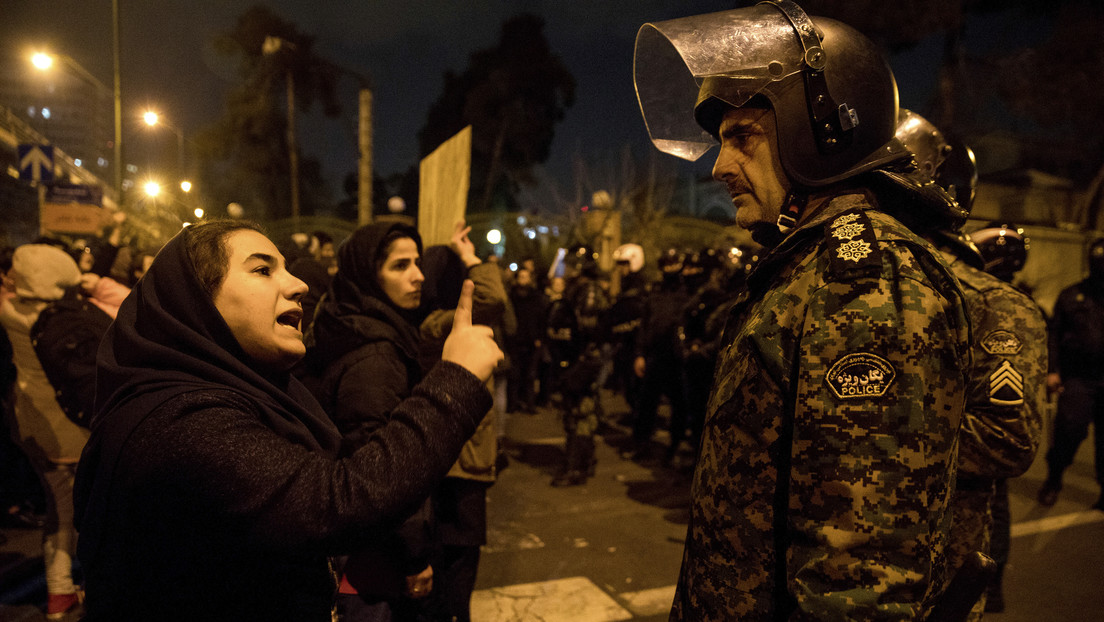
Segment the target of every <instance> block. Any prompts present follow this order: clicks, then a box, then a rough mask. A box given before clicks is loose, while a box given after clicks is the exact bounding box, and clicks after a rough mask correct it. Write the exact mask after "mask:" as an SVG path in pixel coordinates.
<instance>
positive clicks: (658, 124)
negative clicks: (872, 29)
mask: <svg viewBox="0 0 1104 622" xmlns="http://www.w3.org/2000/svg"><path fill="white" fill-rule="evenodd" d="M633 65H634V81H635V86H636V93H637V99H638V101H639V103H640V110H641V113H642V114H643V116H644V121H645V124H646V125H647V127H648V133H649V136H650V137H651V139H652V142H653V144H655V146H656V148H658V149H659V150H660V151H663V152H665V153H669V154H672V155H675V156H678V157H680V158H683V159H686V160H697V159H698V158H700V157H701V156H702V155H703V154H704V153H705V152H706V151H708V150H709V149H710V148H711V147H712V146H713V145H715V144H717V140H718V137H717V133H718V130H719V127H720V123H721V118H722V117H723V116H724V113H725V111H726V110H728V109H729V108H739V107H743V106H745V105H761V102H766V103H768V104H769V106H770V107H771V108H772V109H773V110H774V112H775V116H776V119H777V126H778V145H779V150H780V152H781V153H780V154H779V155H780V159H781V161H782V166H783V168H784V169H785V171H786V173H787V175H788V176H789V178H790V181H791V182H792V183H794V184H795V185H798V186H803V187H808V188H813V187H820V186H826V185H829V184H832V183H836V182H838V181H841V180H843V179H847V178H850V177H853V176H855V175H858V174H860V173H863V172H866V171H870V170H873V169H875V168H878V167H879V166H882V165H885V164H887V163H890V162H895V161H897V160H900V159H902V158H905V157H908V152H907V151H906V150H905V149H904V147H903V146H902V145H901V144H900V143H899V142H898V141H897V140H895V139H894V131H895V129H896V127H897V83H896V80H895V79H894V77H893V73H892V71H891V70H890V68H889V65H888V63H887V62H886V60H885V58H884V57H883V55H882V53H881V51H880V50H879V49H878V47H877V46H876V45H875V44H874V43H873V42H872V41H870V40H869V39H868V38H867V37H865V36H864V35H862V34H861V33H859V32H858V31H857V30H855V29H853V28H851V27H850V26H847V25H846V24H843V23H840V22H837V21H835V20H832V19H828V18H825V17H814V18H810V17H809V16H807V15H806V14H805V12H804V11H803V10H802V9H801V7H800V6H798V5H797V4H796V3H794V2H792V1H790V0H769V1H765V2H761V3H759V4H757V5H755V6H752V7H747V8H742V9H735V10H730V11H721V12H717V13H709V14H705V15H695V16H692V17H684V18H680V19H673V20H669V21H664V22H655V23H648V24H644V25H643V26H641V28H640V31H639V32H638V33H637V37H636V50H635V55H634V60H633ZM752 98H756V101H754V102H753V101H751V100H752ZM749 102H750V104H749Z"/></svg>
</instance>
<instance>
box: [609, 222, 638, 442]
mask: <svg viewBox="0 0 1104 622" xmlns="http://www.w3.org/2000/svg"><path fill="white" fill-rule="evenodd" d="M613 260H614V264H615V265H616V266H617V271H618V274H619V276H620V277H621V283H620V290H619V291H618V293H617V298H616V299H615V300H614V302H613V305H612V306H611V307H610V310H609V314H608V316H607V322H608V324H609V338H610V346H611V352H610V358H611V359H612V363H613V372H612V374H611V375H610V384H611V385H612V386H611V387H610V388H612V389H613V390H614V391H615V392H618V393H620V394H621V395H622V396H624V398H625V401H626V402H627V403H628V404H629V408H630V409H631V412H630V417H631V418H632V419H633V420H635V417H636V413H635V408H636V404H637V400H638V395H639V390H640V379H639V378H637V376H636V374H634V373H633V359H635V358H636V337H637V334H639V333H640V323H641V321H643V316H644V302H645V300H646V297H647V294H648V283H647V281H646V280H645V279H644V249H643V248H641V246H640V245H639V244H632V243H629V244H622V245H621V246H619V247H617V250H615V251H614V252H613Z"/></svg>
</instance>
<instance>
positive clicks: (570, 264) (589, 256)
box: [564, 244, 598, 279]
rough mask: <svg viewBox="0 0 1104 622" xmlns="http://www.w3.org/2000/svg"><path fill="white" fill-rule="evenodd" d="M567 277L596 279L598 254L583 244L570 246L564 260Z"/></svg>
mask: <svg viewBox="0 0 1104 622" xmlns="http://www.w3.org/2000/svg"><path fill="white" fill-rule="evenodd" d="M564 264H565V265H566V266H567V268H568V270H567V276H569V277H574V276H585V277H587V278H592V279H594V278H598V252H597V251H595V250H594V249H593V248H591V247H589V246H587V245H585V244H576V245H575V246H572V247H571V249H570V250H569V251H568V252H567V256H566V257H565V258H564Z"/></svg>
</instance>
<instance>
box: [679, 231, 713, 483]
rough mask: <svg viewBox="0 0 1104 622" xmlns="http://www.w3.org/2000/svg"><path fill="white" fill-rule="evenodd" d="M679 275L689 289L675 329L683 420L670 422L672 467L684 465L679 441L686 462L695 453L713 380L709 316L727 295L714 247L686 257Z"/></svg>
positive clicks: (691, 458)
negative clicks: (684, 449) (685, 448)
mask: <svg viewBox="0 0 1104 622" xmlns="http://www.w3.org/2000/svg"><path fill="white" fill-rule="evenodd" d="M682 278H683V281H684V282H685V284H686V288H687V290H689V292H690V300H689V301H688V302H687V303H686V306H685V307H683V310H682V317H681V318H680V319H679V324H678V328H677V332H676V336H677V337H678V340H677V341H676V345H677V352H678V357H679V363H680V377H681V378H682V389H683V408H684V411H685V417H686V420H685V421H672V422H671V432H672V437H671V446H670V449H668V460H669V461H673V463H672V466H674V467H676V468H678V467H682V466H685V464H686V462H687V461H686V460H685V459H684V458H683V454H684V453H685V452H680V451H679V449H678V446H679V442H680V441H682V440H683V439H684V437H685V438H686V440H687V441H688V442H689V445H690V448H689V456H690V459H689V463H691V464H692V463H693V460H694V459H695V458H696V455H697V447H698V438H699V437H700V435H701V422H702V419H703V418H704V417H705V404H706V400H707V399H708V398H709V386H710V385H711V384H712V382H713V366H714V363H715V361H716V351H715V350H714V349H712V347H711V346H712V343H711V336H710V334H709V328H710V327H709V318H710V317H712V315H713V312H714V311H715V310H716V309H717V307H719V306H720V305H721V304H722V302H723V301H724V300H726V299H727V298H728V291H727V290H726V289H725V285H726V282H727V280H728V274H727V273H726V272H725V271H724V270H723V265H722V263H721V257H720V253H719V252H718V251H717V249H715V248H703V249H701V250H699V251H696V252H694V253H692V254H691V255H690V256H689V257H688V258H687V260H686V267H685V268H683V271H682Z"/></svg>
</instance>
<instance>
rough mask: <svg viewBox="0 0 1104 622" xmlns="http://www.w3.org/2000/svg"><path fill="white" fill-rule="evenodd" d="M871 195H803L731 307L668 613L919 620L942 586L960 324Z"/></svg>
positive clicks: (924, 249) (932, 264) (964, 342)
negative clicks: (789, 228) (813, 199)
mask: <svg viewBox="0 0 1104 622" xmlns="http://www.w3.org/2000/svg"><path fill="white" fill-rule="evenodd" d="M871 207H872V205H871V203H870V202H869V200H868V199H867V198H865V196H864V195H863V194H846V195H842V196H836V197H835V198H833V199H832V200H831V202H830V203H828V204H827V205H824V204H821V203H818V204H817V206H816V207H815V208H814V205H812V204H810V206H809V207H808V208H807V216H806V218H807V222H806V223H803V224H802V225H801V227H800V228H799V229H798V230H796V231H795V232H793V233H792V234H791V235H790V236H789V237H788V238H787V239H785V240H784V241H783V242H782V243H781V244H780V245H779V246H778V247H777V248H776V249H774V250H773V251H772V252H771V254H770V255H769V256H767V257H766V258H764V259H763V260H762V261H761V262H760V264H759V265H758V266H757V268H756V270H755V272H754V273H753V274H752V276H751V277H750V280H749V291H748V293H747V294H746V295H744V296H742V297H741V298H740V299H739V300H738V301H737V302H736V304H735V305H734V306H733V308H732V310H731V312H730V315H729V320H728V324H727V327H726V329H725V337H724V343H725V344H727V347H726V348H725V349H724V350H723V351H722V352H721V353H720V357H719V359H718V363H717V372H716V376H715V379H714V385H713V389H712V392H711V396H710V401H709V406H708V410H707V414H706V422H705V428H704V431H703V440H702V447H701V457H700V459H699V461H698V465H697V469H696V470H695V473H694V481H693V490H692V495H693V496H692V502H691V516H690V524H689V527H688V534H687V542H686V550H685V553H684V558H683V563H682V570H681V573H680V576H679V583H678V588H677V592H676V595H675V602H674V607H673V609H672V612H671V619H672V620H675V621H681V620H687V621H694V622H697V621H701V620H725V621H731V620H742V621H746V620H782V619H787V620H822V619H833V620H843V619H858V620H914V619H918V618H920V616H921V615H922V614H923V613H925V612H926V610H927V609H928V608H929V606H930V604H931V600H932V598H933V597H934V596H935V595H937V594H938V593H939V592H940V591H942V589H943V587H944V585H945V581H946V577H945V568H944V564H945V559H944V547H945V545H946V538H947V533H948V529H949V522H950V513H949V511H948V509H949V506H948V502H949V498H950V493H951V490H952V488H953V482H954V477H955V464H956V459H957V456H956V453H957V444H956V440H957V432H958V428H959V425H960V423H961V417H962V408H963V401H964V397H965V390H966V379H965V376H964V370H965V369H966V368H967V366H968V362H969V329H968V319H967V317H966V312H965V306H964V301H963V299H962V293H961V290H960V289H959V287H958V285H957V282H956V281H955V279H954V277H953V276H952V275H951V273H950V271H949V268H947V267H946V265H945V264H944V263H943V262H942V259H941V258H937V256H936V255H937V254H936V252H935V251H934V250H932V249H931V247H930V246H929V245H928V244H927V243H926V242H923V241H922V240H920V239H919V238H918V237H916V236H915V235H913V234H912V233H910V232H909V231H908V230H907V229H906V228H905V227H904V226H903V225H901V224H900V223H898V222H897V221H896V220H893V219H892V218H890V217H889V216H886V215H884V214H882V213H880V212H877V211H867V210H868V209H869V208H871ZM787 424H791V425H787ZM787 471H788V472H789V474H790V475H789V477H788V478H785V477H783V478H781V480H780V479H779V477H778V476H779V473H780V472H781V473H785V472H787ZM782 504H784V507H785V508H786V514H785V515H784V516H779V515H776V512H775V508H776V507H780V506H782ZM780 526H781V527H783V528H784V529H779V527H780ZM778 551H783V557H782V558H779V557H778V556H777V555H776V552H778ZM779 561H781V563H778V562H779ZM779 577H782V579H783V580H782V581H781V582H779V581H778V578H779Z"/></svg>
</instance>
